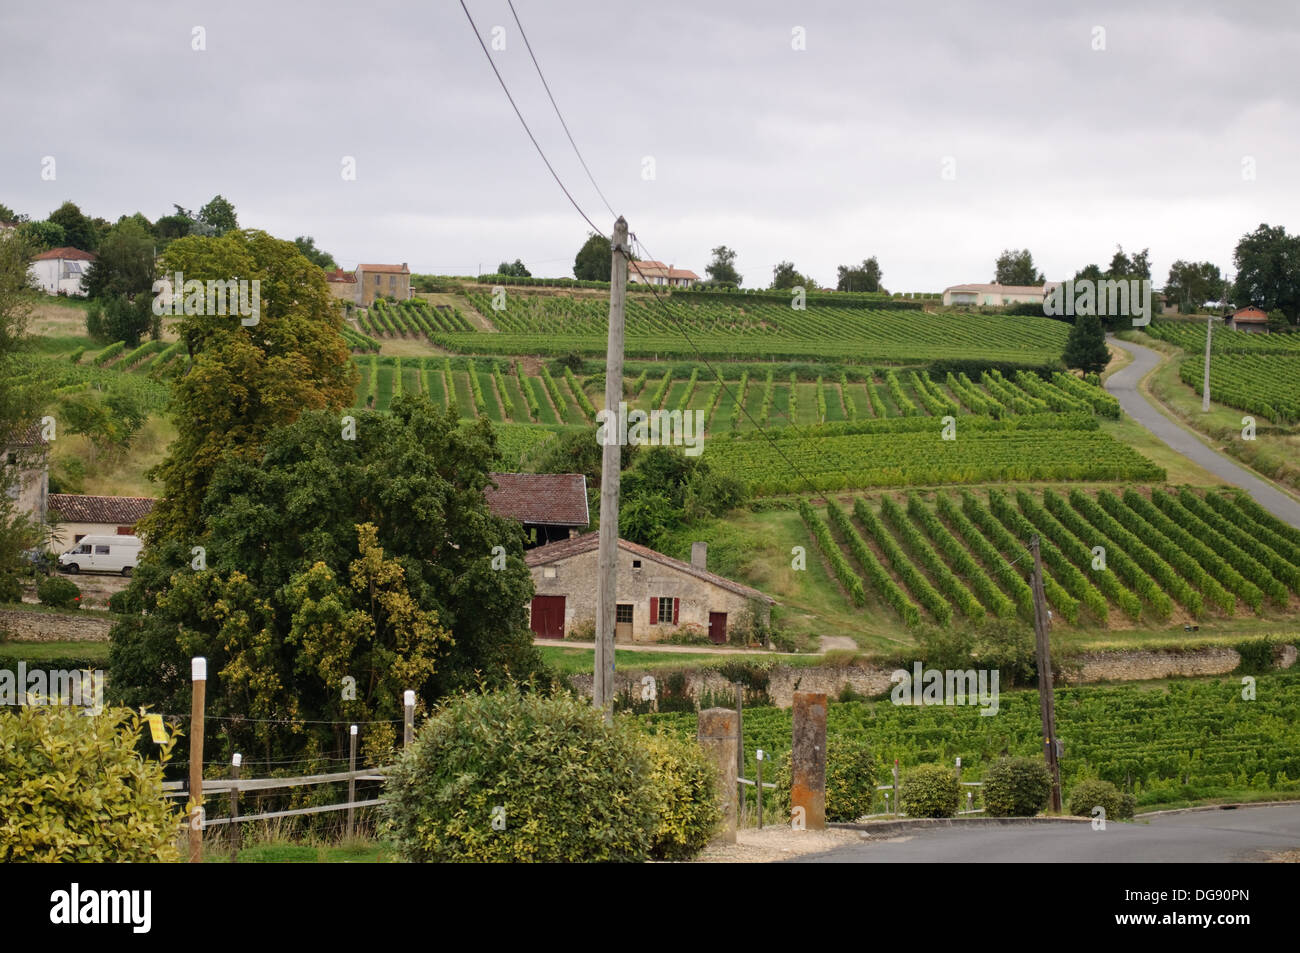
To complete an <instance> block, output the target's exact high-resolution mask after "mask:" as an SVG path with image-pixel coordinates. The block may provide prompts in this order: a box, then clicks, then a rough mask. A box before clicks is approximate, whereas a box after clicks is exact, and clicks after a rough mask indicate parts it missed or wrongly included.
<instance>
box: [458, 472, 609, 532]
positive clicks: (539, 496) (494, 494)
mask: <svg viewBox="0 0 1300 953" xmlns="http://www.w3.org/2000/svg"><path fill="white" fill-rule="evenodd" d="M492 480H493V482H494V483H496V488H495V489H493V488H492V487H488V488H487V489H486V490H484V491H483V492H484V494H485V495H486V496H487V501H488V509H490V510H491V511H492V513H493V515H495V516H504V517H506V518H508V519H517V520H519V522H521V523H531V524H536V525H539V526H586V525H587V524H589V523H590V522H591V518H590V516H589V515H588V513H587V481H586V480H585V479H584V478H583V476H582V474H581V473H493V474H492Z"/></svg>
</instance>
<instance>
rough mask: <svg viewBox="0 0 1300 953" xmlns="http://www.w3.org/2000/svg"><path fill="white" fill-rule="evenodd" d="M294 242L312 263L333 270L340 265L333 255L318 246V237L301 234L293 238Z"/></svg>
mask: <svg viewBox="0 0 1300 953" xmlns="http://www.w3.org/2000/svg"><path fill="white" fill-rule="evenodd" d="M293 243H294V245H296V246H297V248H298V251H300V252H302V255H303V257H304V258H306V259H307V260H308V261H310V262H311V263H312V264H315V265H319V266H320V267H321V268H324V269H325V270H326V271H333V270H334V269H336V268H337V267H338V266H339V264H338V262H336V261H335V260H334V256H333V255H331V254H330V253H329V252H327V251H325V249H323V248H317V247H316V239H314V238H312V237H311V236H310V235H299V236H298V237H297V238H295V239H294V240H293Z"/></svg>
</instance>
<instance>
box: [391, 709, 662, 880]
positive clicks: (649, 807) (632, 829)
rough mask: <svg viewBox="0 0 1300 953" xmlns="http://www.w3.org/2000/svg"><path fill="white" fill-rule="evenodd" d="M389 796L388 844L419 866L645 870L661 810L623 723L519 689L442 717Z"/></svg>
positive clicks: (641, 748) (401, 769)
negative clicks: (641, 864)
mask: <svg viewBox="0 0 1300 953" xmlns="http://www.w3.org/2000/svg"><path fill="white" fill-rule="evenodd" d="M384 791H385V797H386V798H387V803H386V805H385V806H384V815H385V820H386V825H385V826H386V828H387V831H388V836H390V837H391V838H392V839H393V842H394V844H395V845H396V848H397V851H398V853H399V854H400V855H401V856H402V857H404V858H405V859H406V860H412V861H477V862H482V861H540V862H572V861H597V860H605V861H642V860H645V859H646V858H647V857H648V856H649V854H650V849H651V846H652V844H653V843H654V836H655V832H656V831H657V829H658V823H659V822H658V819H657V818H656V816H655V813H656V810H657V809H658V808H659V807H660V806H661V804H660V802H661V796H660V794H659V793H658V792H657V791H656V790H655V788H654V787H653V785H652V784H651V761H650V758H649V756H648V755H647V753H646V749H645V745H644V738H643V736H641V735H639V734H637V733H636V732H635V730H634V729H633V728H632V727H631V726H630V724H629V723H628V722H626V721H623V720H621V719H620V720H619V721H618V722H616V723H615V724H614V725H606V724H605V720H604V717H603V715H602V714H601V712H599V711H597V710H596V709H594V708H592V707H591V705H590V704H588V703H586V702H584V701H581V700H580V699H578V698H576V697H574V696H571V695H557V696H555V697H546V696H544V695H541V694H537V693H527V694H525V693H524V692H522V691H520V690H519V689H518V688H514V687H512V688H507V689H503V690H501V691H497V692H491V693H487V694H481V695H466V696H461V697H459V698H455V699H453V700H451V701H449V702H448V703H447V704H445V705H444V706H443V707H441V708H440V709H439V710H438V711H437V712H436V713H435V714H434V715H433V716H432V717H431V718H429V720H428V721H427V722H426V723H425V724H424V726H423V727H422V728H421V729H420V732H419V734H418V736H417V738H416V740H415V742H414V744H412V746H411V747H410V748H409V749H407V750H406V751H405V752H403V754H402V756H401V759H400V760H399V761H398V763H397V765H396V767H395V768H394V770H393V771H392V773H391V774H390V775H389V777H388V779H387V781H386V783H385V785H384ZM494 819H495V820H496V821H497V827H498V828H500V829H496V828H494V824H493V821H494Z"/></svg>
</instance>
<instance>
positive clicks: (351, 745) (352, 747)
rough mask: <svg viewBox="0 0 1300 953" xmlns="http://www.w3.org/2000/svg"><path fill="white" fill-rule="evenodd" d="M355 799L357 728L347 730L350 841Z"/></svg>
mask: <svg viewBox="0 0 1300 953" xmlns="http://www.w3.org/2000/svg"><path fill="white" fill-rule="evenodd" d="M356 799H357V726H356V725H351V726H350V727H349V728H348V840H352V832H353V830H354V829H355V828H354V826H353V825H354V823H355V821H356V808H354V807H353V806H352V804H353V802H354V801H356Z"/></svg>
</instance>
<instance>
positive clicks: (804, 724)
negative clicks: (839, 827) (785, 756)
mask: <svg viewBox="0 0 1300 953" xmlns="http://www.w3.org/2000/svg"><path fill="white" fill-rule="evenodd" d="M791 735H792V737H791V746H790V763H791V767H792V768H793V769H794V771H793V773H794V778H793V783H792V784H791V786H790V806H791V807H792V808H796V809H797V808H800V807H802V808H803V819H804V828H805V830H810V831H820V830H825V828H826V693H825V692H795V693H794V714H793V719H792V723H791Z"/></svg>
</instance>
